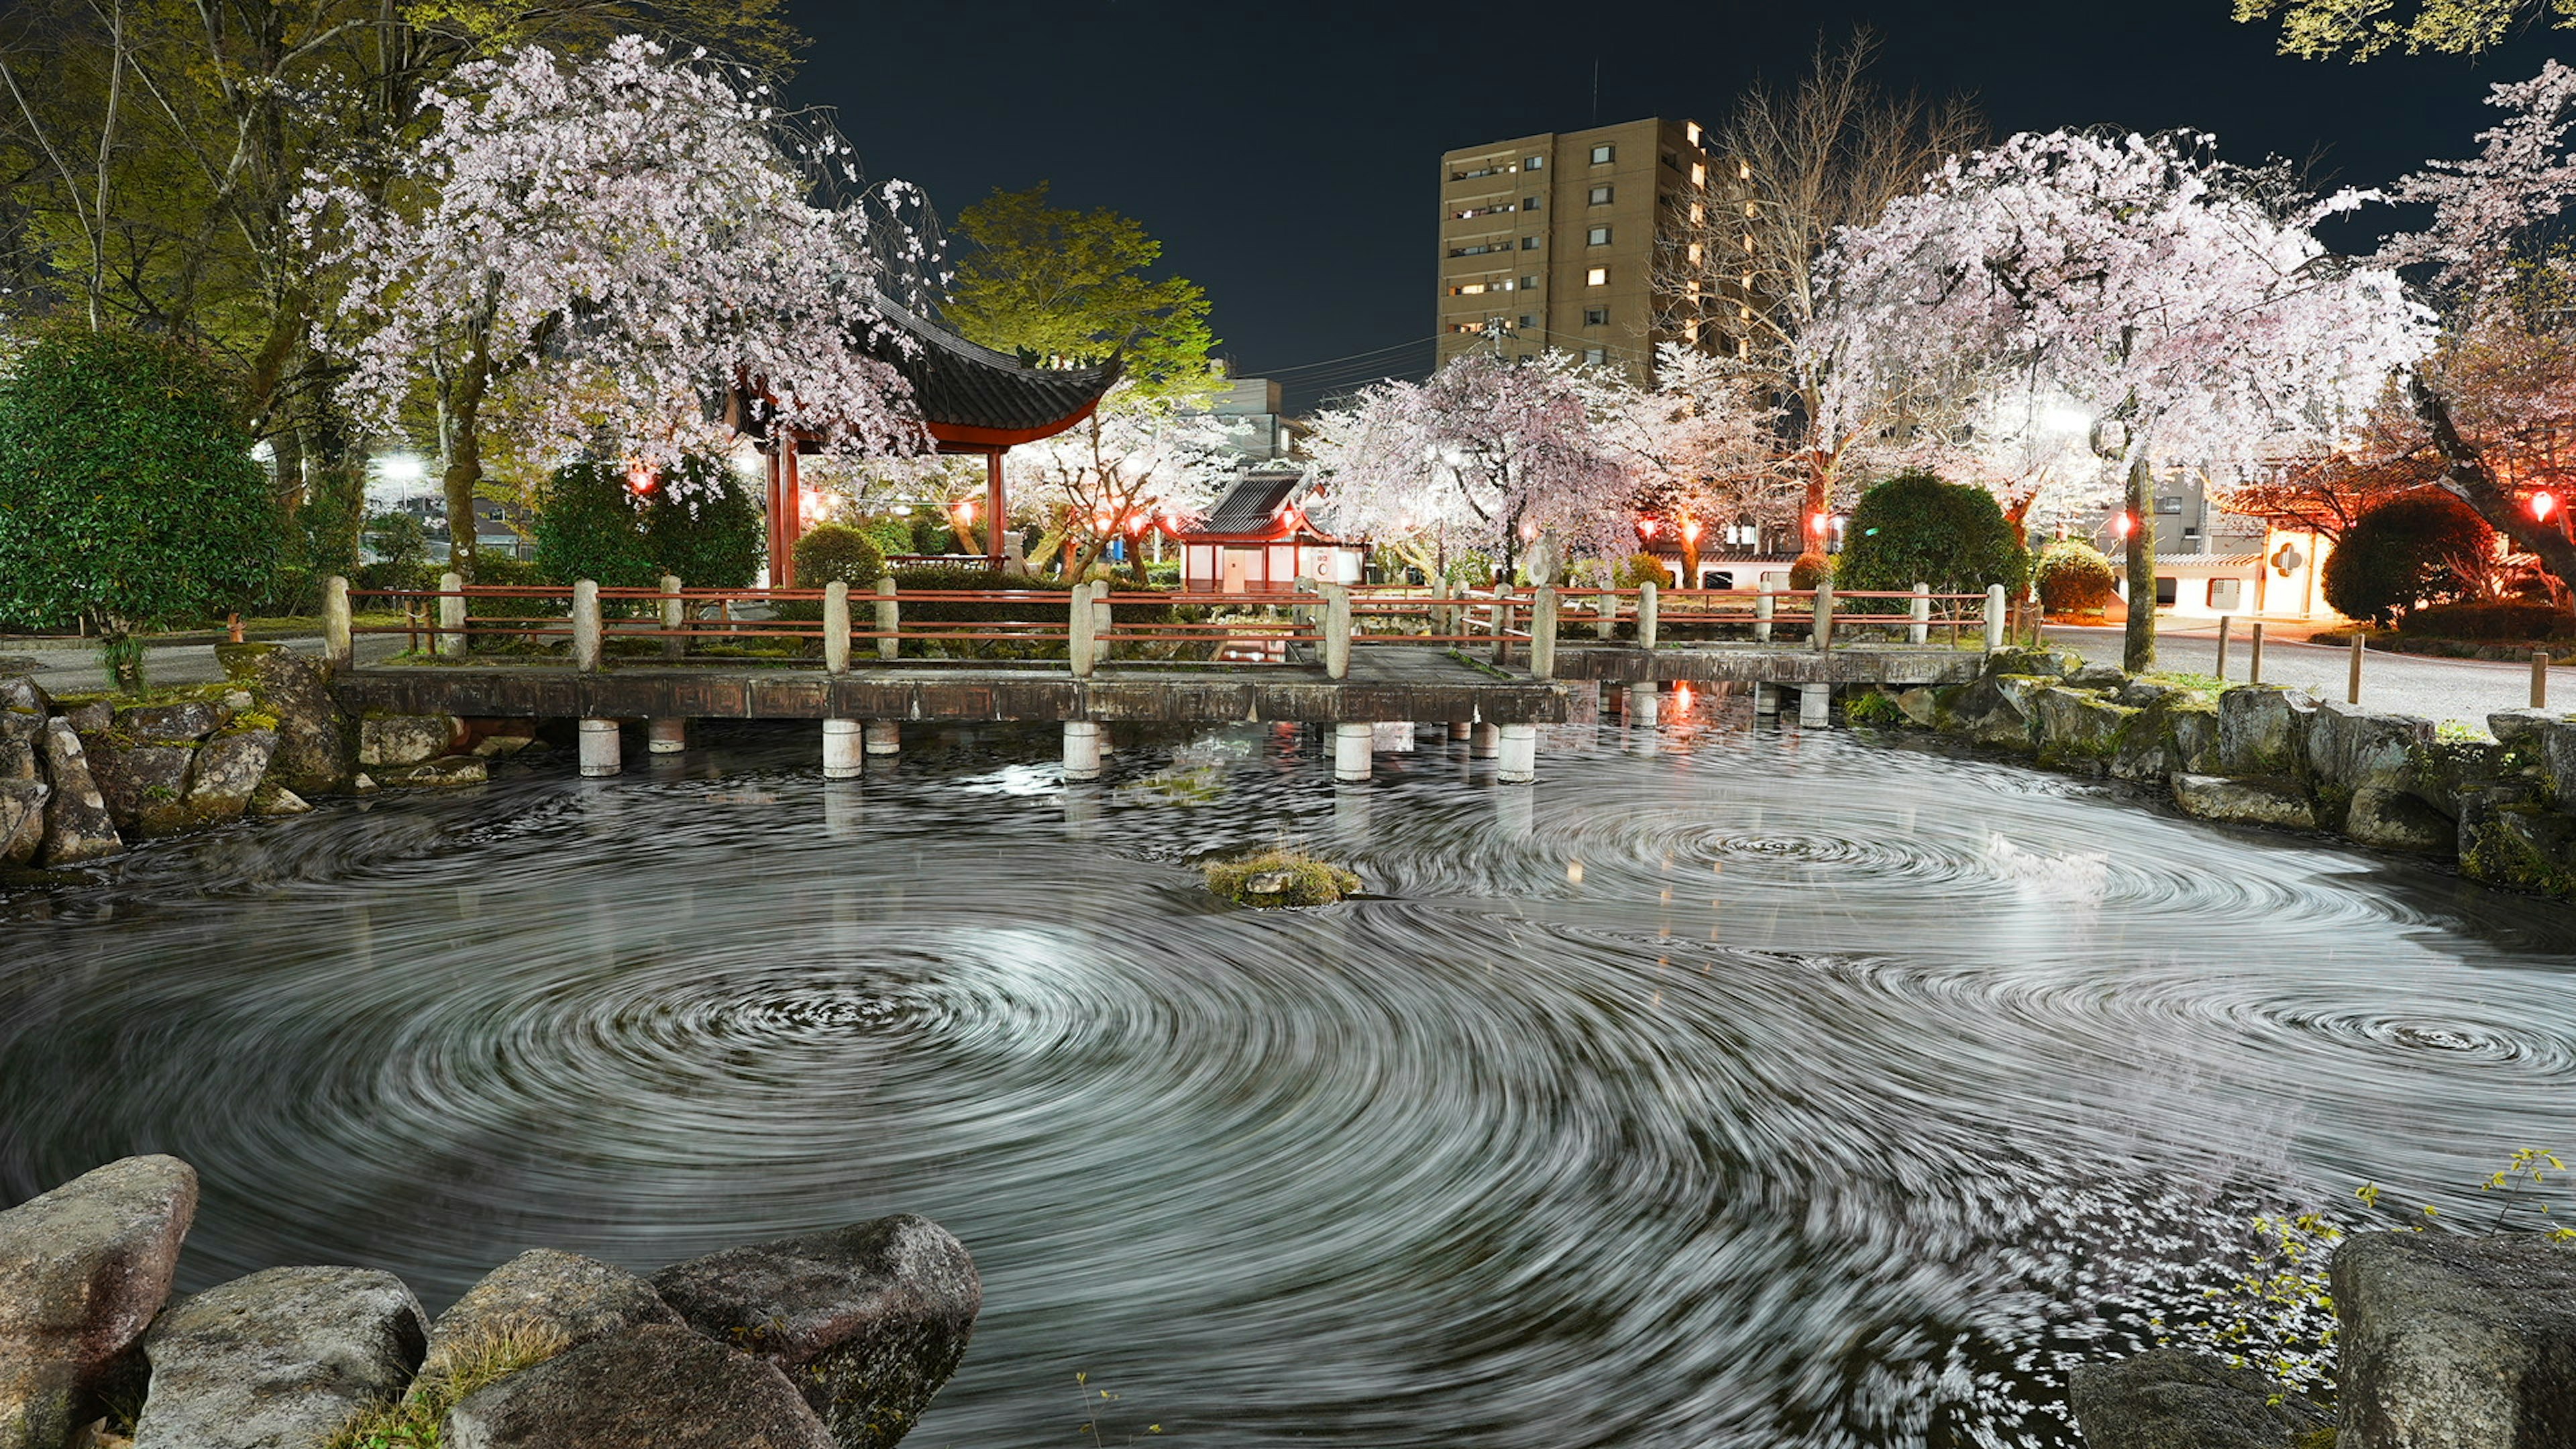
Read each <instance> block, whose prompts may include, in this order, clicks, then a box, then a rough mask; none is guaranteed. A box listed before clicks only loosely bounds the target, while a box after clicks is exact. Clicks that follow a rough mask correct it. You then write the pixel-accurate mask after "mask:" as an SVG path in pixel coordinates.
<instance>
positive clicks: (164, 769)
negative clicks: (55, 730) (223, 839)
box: [81, 734, 197, 840]
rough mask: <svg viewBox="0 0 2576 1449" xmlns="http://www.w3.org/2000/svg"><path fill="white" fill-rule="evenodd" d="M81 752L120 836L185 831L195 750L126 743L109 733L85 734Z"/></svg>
mask: <svg viewBox="0 0 2576 1449" xmlns="http://www.w3.org/2000/svg"><path fill="white" fill-rule="evenodd" d="M81 748H82V750H83V751H84V752H86V753H87V754H88V756H89V772H90V778H91V779H93V780H96V781H97V782H98V793H99V796H100V798H101V799H104V800H105V801H106V802H107V818H108V819H109V820H111V821H113V822H115V825H116V828H117V831H118V833H120V834H122V835H124V836H125V837H126V838H127V839H130V840H132V839H149V838H151V837H153V836H156V835H173V834H176V833H178V831H180V830H181V829H183V828H185V826H186V825H187V823H188V811H187V797H188V767H189V766H190V765H191V764H193V763H195V762H196V758H197V752H196V751H195V750H192V749H190V748H188V747H187V746H186V745H143V744H129V743H126V742H125V741H123V740H121V739H119V738H118V737H117V736H115V735H113V734H98V735H86V736H83V737H82V739H81Z"/></svg>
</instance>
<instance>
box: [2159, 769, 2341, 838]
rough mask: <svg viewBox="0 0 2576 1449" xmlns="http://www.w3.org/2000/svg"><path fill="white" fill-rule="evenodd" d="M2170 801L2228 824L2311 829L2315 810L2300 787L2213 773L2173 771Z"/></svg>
mask: <svg viewBox="0 0 2576 1449" xmlns="http://www.w3.org/2000/svg"><path fill="white" fill-rule="evenodd" d="M2173 792H2174V803H2175V804H2176V805H2179V806H2181V807H2182V813H2184V814H2185V815H2190V816H2195V817H2197V818H2199V819H2202V820H2221V821H2225V822H2227V823H2229V824H2231V825H2271V826H2278V827H2280V828H2282V829H2286V830H2314V829H2316V828H2317V817H2316V811H2315V810H2314V809H2313V808H2311V807H2310V806H2309V804H2308V797H2307V795H2306V793H2305V792H2304V791H2301V790H2299V789H2296V788H2295V787H2292V786H2288V785H2282V784H2276V783H2274V782H2272V781H2269V780H2230V779H2225V778H2223V777H2221V776H2217V775H2176V776H2174V777H2173Z"/></svg>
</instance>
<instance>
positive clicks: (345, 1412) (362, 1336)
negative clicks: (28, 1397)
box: [134, 1268, 428, 1449]
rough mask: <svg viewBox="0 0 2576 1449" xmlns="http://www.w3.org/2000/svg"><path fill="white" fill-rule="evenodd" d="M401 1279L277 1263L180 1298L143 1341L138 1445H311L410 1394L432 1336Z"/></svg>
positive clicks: (152, 1448)
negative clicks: (146, 1381)
mask: <svg viewBox="0 0 2576 1449" xmlns="http://www.w3.org/2000/svg"><path fill="white" fill-rule="evenodd" d="M421 1320H422V1314H421V1311H420V1303H419V1301H418V1300H417V1299H415V1298H413V1297H412V1296H411V1290H410V1289H409V1288H406V1287H404V1286H403V1282H402V1280H401V1279H400V1278H397V1277H395V1276H394V1275H393V1274H391V1273H383V1272H378V1271H376V1270H375V1269H372V1268H270V1269H268V1270H266V1271H264V1272H259V1273H253V1274H251V1275H250V1276H249V1277H247V1278H236V1279H234V1280H233V1281H231V1282H229V1283H226V1284H223V1285H222V1286H220V1287H216V1288H209V1289H207V1290H206V1291H205V1292H203V1293H200V1294H198V1295H196V1296H195V1297H193V1298H187V1299H183V1300H181V1301H180V1302H179V1303H178V1304H176V1305H175V1306H173V1307H172V1308H171V1310H170V1311H169V1312H168V1313H165V1314H163V1315H161V1321H160V1322H158V1323H155V1324H154V1325H152V1331H151V1332H150V1333H147V1334H145V1335H144V1337H143V1352H144V1356H145V1357H147V1358H149V1359H150V1360H151V1361H152V1387H151V1389H150V1391H149V1392H148V1393H147V1394H146V1395H145V1397H144V1400H143V1416H142V1418H140V1419H139V1420H137V1421H136V1423H135V1426H134V1449H313V1446H316V1445H319V1444H320V1443H321V1442H322V1441H323V1440H324V1439H326V1438H328V1437H329V1436H330V1434H331V1432H332V1431H333V1430H335V1429H337V1428H339V1427H340V1426H341V1425H342V1424H344V1423H346V1422H348V1420H349V1417H350V1416H351V1415H353V1414H355V1413H357V1412H358V1411H359V1410H361V1409H366V1408H371V1407H373V1406H375V1405H378V1404H389V1403H392V1402H393V1401H394V1400H395V1399H397V1398H399V1397H401V1395H402V1391H403V1387H404V1385H406V1384H408V1383H410V1382H411V1376H412V1372H413V1370H415V1369H417V1368H418V1367H419V1366H420V1356H421V1350H422V1347H423V1345H424V1344H425V1342H426V1341H427V1337H428V1330H427V1328H426V1327H425V1326H424V1325H423V1323H422V1321H421Z"/></svg>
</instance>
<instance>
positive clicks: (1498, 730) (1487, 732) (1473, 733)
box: [1467, 720, 1503, 760]
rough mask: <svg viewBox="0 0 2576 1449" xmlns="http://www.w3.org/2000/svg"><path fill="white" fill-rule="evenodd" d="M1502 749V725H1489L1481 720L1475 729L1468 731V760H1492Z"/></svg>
mask: <svg viewBox="0 0 2576 1449" xmlns="http://www.w3.org/2000/svg"><path fill="white" fill-rule="evenodd" d="M1502 747H1503V736H1502V727H1501V726H1500V725H1489V724H1486V723H1485V722H1483V721H1482V720H1479V721H1477V722H1476V725H1475V727H1474V728H1473V729H1470V730H1468V731H1467V758H1468V759H1471V760H1490V759H1492V758H1494V756H1495V755H1496V754H1497V753H1499V752H1500V751H1501V749H1502Z"/></svg>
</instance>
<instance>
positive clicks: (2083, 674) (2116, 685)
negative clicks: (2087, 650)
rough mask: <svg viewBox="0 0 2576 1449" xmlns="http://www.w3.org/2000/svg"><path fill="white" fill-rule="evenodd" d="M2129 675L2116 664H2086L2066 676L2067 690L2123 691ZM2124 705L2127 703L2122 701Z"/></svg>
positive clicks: (2126, 685)
mask: <svg viewBox="0 0 2576 1449" xmlns="http://www.w3.org/2000/svg"><path fill="white" fill-rule="evenodd" d="M2128 684H2129V674H2128V671H2127V670H2124V669H2122V668H2121V667H2120V666H2118V665H2116V664H2087V665H2084V666H2083V667H2082V668H2079V669H2077V670H2075V671H2074V672H2073V673H2071V674H2069V675H2067V676H2066V686H2067V688H2069V689H2109V690H2116V689H2125V688H2127V687H2128ZM2121 703H2123V704H2126V703H2128V701H2126V700H2122V701H2121Z"/></svg>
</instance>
